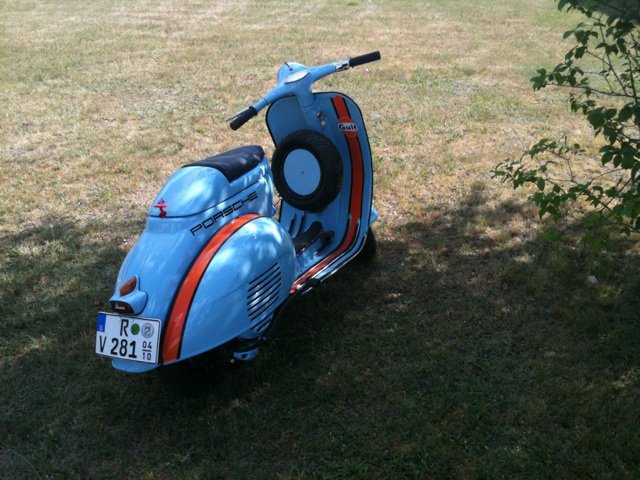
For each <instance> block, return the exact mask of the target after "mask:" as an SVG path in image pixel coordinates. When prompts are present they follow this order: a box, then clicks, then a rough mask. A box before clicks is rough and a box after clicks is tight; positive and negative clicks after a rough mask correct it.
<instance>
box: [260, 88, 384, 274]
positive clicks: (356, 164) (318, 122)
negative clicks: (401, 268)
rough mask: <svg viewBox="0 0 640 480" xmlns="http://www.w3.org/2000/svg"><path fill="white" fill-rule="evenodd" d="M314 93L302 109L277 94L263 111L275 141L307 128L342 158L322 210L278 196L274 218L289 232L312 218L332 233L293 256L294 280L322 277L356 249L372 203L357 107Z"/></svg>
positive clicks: (368, 160) (292, 99)
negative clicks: (335, 188)
mask: <svg viewBox="0 0 640 480" xmlns="http://www.w3.org/2000/svg"><path fill="white" fill-rule="evenodd" d="M314 98H315V102H314V104H313V105H312V106H311V108H310V109H309V110H308V111H306V112H304V113H303V112H302V111H301V110H300V106H299V105H298V103H297V100H296V98H295V97H285V98H283V99H281V100H278V101H277V102H275V103H274V104H273V105H272V106H271V107H270V108H269V111H268V112H267V125H268V127H269V131H270V133H271V136H272V138H273V141H274V143H275V144H276V146H277V145H278V143H279V142H281V141H282V140H283V139H284V138H285V137H286V136H287V135H288V134H290V133H292V132H293V131H296V130H300V129H311V130H315V131H318V132H320V133H322V134H323V135H325V136H327V137H328V138H329V139H331V140H332V141H333V143H334V144H335V145H336V147H337V148H338V150H339V152H340V155H341V157H342V160H343V180H342V182H343V184H342V188H341V191H340V194H339V195H338V196H337V197H336V199H335V200H334V201H333V202H332V203H331V204H329V205H328V206H327V207H326V209H325V210H323V211H322V212H317V213H314V212H305V211H301V210H299V209H297V208H295V207H293V206H291V205H289V204H287V203H286V202H283V205H282V208H281V213H280V222H281V223H282V225H284V226H285V227H286V228H289V229H290V233H291V234H292V236H296V235H297V234H299V233H301V232H302V231H304V229H305V228H306V227H308V226H309V225H310V224H311V223H313V222H314V221H316V220H317V221H320V222H321V223H322V225H323V227H324V229H325V230H329V231H333V232H334V234H335V236H334V239H333V240H332V242H331V243H330V244H329V245H327V247H325V248H324V249H323V250H322V251H321V252H317V251H314V250H311V249H310V250H308V251H305V252H304V253H303V254H302V255H300V256H299V257H298V259H297V268H296V277H297V280H296V284H297V285H299V284H300V283H302V282H304V281H305V280H306V279H308V278H311V277H314V278H318V279H324V278H326V277H327V276H329V275H331V274H332V273H334V272H335V271H337V269H339V268H340V267H341V266H343V265H344V264H345V263H346V262H348V261H349V260H351V259H352V258H353V257H354V256H355V255H356V254H357V253H358V252H359V251H360V249H361V248H362V246H363V244H364V240H365V237H366V235H367V232H368V228H369V224H370V218H371V208H372V195H373V165H372V160H371V148H370V146H369V140H368V136H367V131H366V127H365V124H364V119H363V117H362V112H361V111H360V109H359V107H358V106H357V104H356V103H355V102H354V101H353V100H351V99H350V98H349V97H347V96H346V95H344V94H341V93H336V92H324V93H316V94H314Z"/></svg>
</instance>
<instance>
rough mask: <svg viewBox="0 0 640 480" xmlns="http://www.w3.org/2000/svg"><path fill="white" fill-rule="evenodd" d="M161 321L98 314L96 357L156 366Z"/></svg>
mask: <svg viewBox="0 0 640 480" xmlns="http://www.w3.org/2000/svg"><path fill="white" fill-rule="evenodd" d="M159 340H160V320H154V319H151V318H138V317H124V316H122V315H116V314H113V313H104V312H100V313H98V326H97V328H96V353H97V354H98V355H104V356H106V357H112V358H122V359H125V360H133V361H136V362H144V363H158V352H159V348H158V346H159Z"/></svg>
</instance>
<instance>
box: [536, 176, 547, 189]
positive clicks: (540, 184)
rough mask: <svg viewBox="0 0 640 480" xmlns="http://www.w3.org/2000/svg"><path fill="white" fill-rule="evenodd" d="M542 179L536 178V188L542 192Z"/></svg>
mask: <svg viewBox="0 0 640 480" xmlns="http://www.w3.org/2000/svg"><path fill="white" fill-rule="evenodd" d="M544 183H545V182H544V178H538V181H537V182H536V185H537V186H538V190H544Z"/></svg>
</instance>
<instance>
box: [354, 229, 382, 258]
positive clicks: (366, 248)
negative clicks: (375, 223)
mask: <svg viewBox="0 0 640 480" xmlns="http://www.w3.org/2000/svg"><path fill="white" fill-rule="evenodd" d="M377 251H378V243H377V242H376V236H375V235H374V233H373V230H371V227H369V232H368V233H367V237H366V238H365V239H364V245H363V247H362V250H360V253H358V256H357V257H356V260H357V261H358V262H360V263H369V262H371V261H372V260H373V258H374V257H375V256H376V252H377Z"/></svg>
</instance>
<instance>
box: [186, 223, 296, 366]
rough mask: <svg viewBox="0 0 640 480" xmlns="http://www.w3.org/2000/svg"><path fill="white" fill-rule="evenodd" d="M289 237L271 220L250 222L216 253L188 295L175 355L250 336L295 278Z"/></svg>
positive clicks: (264, 324)
mask: <svg viewBox="0 0 640 480" xmlns="http://www.w3.org/2000/svg"><path fill="white" fill-rule="evenodd" d="M294 263H295V251H294V248H293V243H292V242H291V238H290V236H289V235H288V234H287V232H286V231H285V230H284V229H283V228H282V226H281V225H280V224H279V223H278V222H276V221H275V220H273V219H271V218H266V217H261V218H257V219H255V220H252V221H250V222H249V223H247V224H246V225H244V226H243V227H242V228H240V229H239V230H238V231H236V232H235V233H234V234H233V235H232V236H231V237H230V238H229V239H228V240H227V241H226V242H225V243H224V244H223V245H222V246H221V247H220V249H219V250H218V251H217V252H216V254H215V256H214V257H213V259H212V260H211V262H210V263H209V266H208V268H207V270H206V272H205V273H204V275H203V276H202V279H201V281H200V284H199V285H198V288H197V291H196V293H195V296H194V297H193V300H192V303H191V306H190V309H189V312H188V316H187V318H186V324H185V327H184V334H183V338H182V346H181V350H180V353H179V357H178V358H179V359H180V360H182V359H185V358H189V357H193V356H195V355H198V354H200V353H203V352H206V351H208V350H211V349H212V348H214V347H216V346H219V345H222V344H224V343H226V342H228V341H230V340H233V339H235V338H236V337H243V338H255V337H257V336H258V335H259V334H260V333H261V332H262V331H264V329H266V327H267V326H268V324H269V322H270V320H271V318H272V316H273V312H274V310H275V309H276V308H277V307H278V306H280V304H281V303H282V302H283V301H284V300H285V299H286V298H287V296H288V294H289V289H290V288H291V285H292V284H293V281H294V271H295V265H294Z"/></svg>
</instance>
